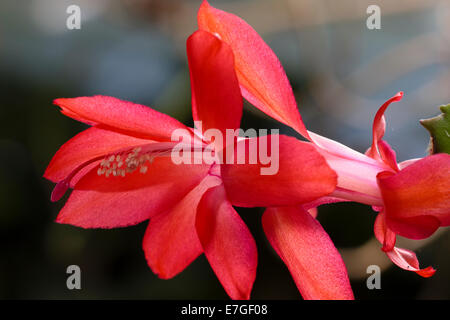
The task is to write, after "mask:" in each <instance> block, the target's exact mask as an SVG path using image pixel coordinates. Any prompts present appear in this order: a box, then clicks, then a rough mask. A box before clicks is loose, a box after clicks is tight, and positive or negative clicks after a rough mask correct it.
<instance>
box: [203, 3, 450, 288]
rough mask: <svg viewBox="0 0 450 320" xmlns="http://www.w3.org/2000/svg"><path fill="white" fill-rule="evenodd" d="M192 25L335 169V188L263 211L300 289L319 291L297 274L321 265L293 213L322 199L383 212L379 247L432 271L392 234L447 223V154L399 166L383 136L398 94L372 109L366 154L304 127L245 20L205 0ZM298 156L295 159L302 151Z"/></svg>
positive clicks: (420, 234) (277, 68)
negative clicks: (219, 43)
mask: <svg viewBox="0 0 450 320" xmlns="http://www.w3.org/2000/svg"><path fill="white" fill-rule="evenodd" d="M198 25H199V29H200V30H205V31H208V32H210V33H211V34H214V35H215V36H217V37H218V38H220V39H222V40H223V41H224V42H226V43H228V44H229V45H230V46H231V48H232V50H233V53H234V56H235V60H236V62H235V69H236V74H237V77H238V80H239V85H240V87H241V92H242V94H243V96H244V97H245V98H246V99H247V100H248V101H250V102H251V103H252V104H253V105H254V106H256V107H257V108H259V109H260V110H261V111H263V112H265V113H266V114H268V115H269V116H271V117H273V118H275V119H277V120H279V121H281V122H283V123H284V124H287V125H289V126H291V127H292V128H293V129H295V130H296V131H297V132H298V133H300V134H301V135H303V136H304V137H305V138H306V139H308V140H309V141H311V142H312V143H314V144H315V145H316V146H317V147H318V150H319V152H321V153H322V155H323V156H324V157H325V158H326V159H327V162H328V164H329V165H330V166H331V167H332V168H333V169H334V170H335V172H336V173H337V175H338V184H337V188H336V189H335V191H334V192H333V193H331V194H330V195H328V196H327V197H324V198H321V199H318V200H316V201H314V202H311V203H309V204H304V205H303V206H302V208H298V207H295V208H286V207H284V208H273V209H268V210H267V211H266V213H265V214H264V218H263V222H264V224H265V225H264V229H265V230H266V233H267V235H268V237H269V239H270V240H271V243H272V245H273V246H274V248H275V249H276V251H277V252H278V253H279V255H280V256H281V257H282V259H283V260H284V261H285V263H286V264H287V266H288V268H289V270H290V271H291V273H292V275H293V277H294V280H295V281H296V283H297V286H298V287H299V289H300V291H301V292H302V294H303V295H304V296H306V297H317V295H315V293H316V291H314V290H313V289H311V288H308V289H305V288H304V284H305V283H304V279H302V278H301V277H302V276H303V275H304V274H305V272H306V273H308V272H310V273H311V274H314V276H315V277H318V274H319V273H320V271H321V269H316V270H319V272H314V269H315V267H317V265H316V264H315V263H313V264H310V263H309V262H310V261H311V260H310V257H309V255H306V258H305V256H304V255H305V253H304V251H303V248H304V247H303V245H304V244H305V243H307V241H305V242H303V241H301V240H300V239H302V236H303V235H304V234H305V233H304V229H305V228H307V226H308V223H307V222H305V221H302V219H301V218H300V217H299V215H302V214H303V215H304V210H311V209H314V208H316V207H317V206H318V205H320V204H324V203H331V202H338V201H349V200H350V201H356V202H361V203H365V204H369V205H372V206H374V208H375V209H377V210H378V211H381V213H380V215H379V217H378V219H377V223H376V225H375V233H376V235H377V238H378V239H379V240H380V241H381V242H382V243H384V246H383V250H385V251H386V252H387V254H388V256H389V257H390V258H391V260H392V261H393V262H394V263H396V264H397V265H399V266H400V267H402V268H404V269H407V270H412V271H416V272H417V273H419V274H420V275H422V276H430V275H431V274H432V273H433V272H434V270H433V269H432V268H427V269H424V270H420V268H419V265H418V262H417V258H416V257H415V255H414V254H413V253H412V252H410V251H407V250H405V249H399V248H395V247H394V244H395V235H396V234H399V235H401V236H405V237H408V238H412V239H422V238H425V237H428V236H430V235H431V234H432V233H433V232H434V231H435V230H436V229H437V228H438V227H440V226H448V225H450V193H449V190H450V155H448V154H437V155H433V156H428V157H425V158H423V159H420V160H410V161H406V162H404V163H400V164H397V161H396V158H395V152H394V151H393V150H392V149H391V148H390V147H389V145H388V144H387V143H386V142H385V141H383V140H382V137H383V135H384V127H385V123H384V117H383V114H384V112H385V110H386V109H387V107H388V105H389V104H390V103H391V102H393V101H398V100H400V99H401V97H402V95H403V94H402V93H399V94H397V95H396V96H394V97H393V98H391V99H390V100H388V101H387V102H386V103H385V104H384V105H383V106H382V107H381V108H380V110H379V111H378V113H377V114H376V116H375V120H374V126H373V144H372V147H371V148H370V149H369V151H368V152H367V155H364V154H362V153H359V152H357V151H354V150H352V149H350V148H348V147H346V146H344V145H342V144H340V143H338V142H335V141H333V140H330V139H327V138H325V137H322V136H320V135H317V134H315V133H313V132H310V131H307V130H306V128H305V126H304V124H303V122H302V120H301V117H300V114H299V113H298V109H297V105H296V102H295V99H294V95H293V93H292V89H291V86H290V85H289V81H288V80H287V77H286V75H285V72H284V70H283V68H282V66H281V64H280V62H279V60H278V59H277V57H276V56H275V54H274V53H273V51H272V50H271V49H270V48H269V47H268V46H267V44H265V43H264V41H263V40H262V39H261V38H260V36H259V35H258V34H257V33H256V31H255V30H254V29H253V28H252V27H250V26H249V25H248V24H247V23H246V22H245V21H243V20H242V19H240V18H239V17H237V16H235V15H232V14H230V13H227V12H224V11H221V10H218V9H215V8H213V7H211V6H210V5H209V4H208V2H207V1H204V2H203V4H202V6H201V7H200V10H199V13H198ZM296 161H297V162H298V163H299V164H300V163H301V162H302V157H301V156H300V157H299V158H298V159H297V160H296ZM276 213H277V214H276ZM275 216H276V217H277V218H275ZM281 221H285V222H284V223H281ZM305 260H306V261H305ZM311 269H313V270H312V271H311ZM305 270H307V271H305Z"/></svg>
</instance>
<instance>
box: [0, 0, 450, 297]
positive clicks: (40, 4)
mask: <svg viewBox="0 0 450 320" xmlns="http://www.w3.org/2000/svg"><path fill="white" fill-rule="evenodd" d="M200 3H201V1H200V0H195V1H181V0H153V1H143V0H128V1H112V0H111V1H106V0H96V1H88V0H85V1H76V0H72V1H65V0H64V1H63V0H33V1H15V0H2V1H1V2H0V93H1V94H0V112H1V113H0V114H1V127H0V132H1V134H0V248H1V255H0V298H3V299H17V298H18V299H37V298H38V299H55V298H56V299H92V298H99V299H107V298H112V299H116V298H123V299H147V298H150V299H190V298H192V299H222V298H227V296H226V294H225V292H224V290H223V289H222V287H221V286H220V284H219V282H218V280H217V279H216V277H215V276H214V274H213V272H212V270H211V269H210V267H209V265H208V263H207V261H206V259H205V258H204V257H203V256H201V257H200V258H198V259H197V260H196V261H195V262H194V263H193V264H192V265H191V266H189V267H188V268H187V269H186V270H185V271H184V272H183V273H181V274H180V275H178V276H176V277H175V278H174V279H172V280H160V279H158V278H157V277H156V276H155V275H154V274H153V273H152V272H151V270H150V269H149V268H148V267H147V264H146V261H145V258H144V254H143V251H142V249H141V241H142V237H143V235H144V231H145V228H146V223H142V224H140V225H137V226H134V227H129V228H123V229H114V230H83V229H80V228H75V227H71V226H67V225H59V224H56V223H54V222H53V221H54V219H55V217H56V215H57V213H58V211H59V209H60V208H61V207H62V205H63V203H62V202H58V203H51V202H50V193H51V190H52V188H53V184H52V183H50V182H49V181H46V180H45V179H43V178H42V175H43V173H44V170H45V168H46V166H47V164H48V163H49V161H50V159H51V157H52V156H53V154H54V153H55V152H56V151H57V150H58V148H59V147H60V146H61V145H62V144H63V143H64V142H65V141H67V140H68V139H69V138H71V137H72V136H74V135H75V134H76V133H78V132H80V131H81V130H83V129H85V128H86V126H85V125H83V124H80V123H77V122H76V121H74V120H71V119H69V118H66V117H64V116H62V115H61V114H60V113H59V112H58V109H57V108H56V107H55V106H53V105H52V100H53V99H55V98H60V97H77V96H86V95H94V94H102V95H110V96H114V97H118V98H121V99H125V100H130V101H133V102H137V103H140V104H145V105H148V106H152V107H153V108H155V109H157V110H159V111H162V112H164V113H167V114H169V115H171V116H173V117H175V118H177V119H179V120H181V121H183V122H184V123H186V124H191V123H192V119H191V113H190V88H189V74H188V69H187V61H186V55H185V40H186V38H187V36H188V35H189V34H190V33H192V32H193V31H195V30H196V11H197V9H198V7H199V5H200ZM210 3H211V4H212V5H213V6H216V7H218V8H220V9H223V10H226V11H230V12H233V13H235V14H237V15H239V16H241V17H242V18H244V19H246V20H247V21H248V22H249V23H250V24H251V25H252V26H253V27H254V28H255V29H256V30H257V31H258V32H259V33H260V34H261V35H262V37H263V38H264V39H265V40H266V41H267V42H268V44H269V45H270V46H271V47H272V48H273V50H274V51H275V53H276V54H277V55H278V57H279V58H280V60H281V62H282V64H283V66H284V67H285V69H286V72H287V74H288V77H289V79H290V81H291V83H292V86H293V88H294V91H295V94H296V97H297V101H298V103H299V108H300V111H301V113H302V116H303V119H304V121H305V123H306V125H307V127H308V128H309V129H310V130H312V131H314V132H317V133H319V134H322V135H325V136H327V137H329V138H332V139H335V140H338V141H340V142H342V143H344V144H346V145H348V146H350V147H352V148H354V149H356V150H359V151H362V152H363V151H365V150H366V148H367V147H368V146H369V145H370V142H371V138H370V137H371V135H370V130H371V123H372V119H373V116H374V114H375V113H376V111H377V109H378V107H379V106H380V105H381V104H382V103H383V102H384V101H385V100H386V99H387V98H389V97H391V96H392V95H393V94H395V93H396V92H397V91H400V90H403V91H405V98H404V99H403V100H402V101H401V102H400V103H397V104H395V105H393V106H392V107H391V108H390V109H389V110H388V112H387V123H388V127H387V134H386V140H387V141H388V142H389V143H390V144H391V145H392V146H393V147H394V148H395V150H396V151H397V155H398V158H399V160H401V161H403V160H406V159H409V158H414V157H422V156H425V155H426V147H427V144H428V139H429V137H428V135H427V132H426V131H425V130H424V129H423V128H422V127H421V126H420V125H419V123H418V120H419V119H421V118H428V117H431V116H434V115H436V114H438V113H439V112H438V106H439V105H441V104H444V103H448V102H450V93H449V90H448V89H449V84H450V50H449V48H450V46H449V42H450V36H449V35H450V32H449V31H450V2H449V1H446V0H443V1H432V0H429V1H420V0H395V1H393V0H389V1H387V0H386V1H366V0H340V1H333V0H282V1H275V0H247V1H237V0H236V1H219V0H214V1H210ZM71 4H76V5H79V6H80V8H81V13H82V25H81V30H68V29H67V28H66V19H67V17H68V14H66V8H67V7H68V6H69V5H71ZM370 4H377V5H379V6H380V8H381V26H382V28H381V30H368V29H367V28H366V19H367V17H368V14H366V8H367V7H368V6H369V5H370ZM242 127H243V128H250V127H251V128H256V129H258V128H279V129H280V131H281V133H285V134H294V133H293V132H292V130H290V129H288V128H287V127H285V126H283V125H281V124H280V123H277V122H275V121H273V120H271V119H268V118H267V117H266V116H264V115H263V114H262V113H260V112H257V111H255V108H252V107H250V106H249V105H248V104H247V105H246V109H245V111H244V116H243V121H242ZM237 210H238V212H239V213H240V214H241V216H242V218H243V219H244V220H245V222H246V223H247V225H248V226H249V228H250V230H251V232H252V233H253V235H254V237H255V239H256V242H257V245H258V254H259V265H258V273H257V278H256V282H255V285H254V289H253V293H252V298H254V299H300V298H301V296H300V294H299V293H298V291H297V290H296V288H295V285H294V282H293V281H292V280H291V278H290V275H289V273H288V271H287V269H286V267H285V266H284V265H283V263H282V262H281V260H280V259H279V258H278V257H277V256H276V254H275V253H274V251H273V250H272V249H271V247H270V245H269V243H268V241H267V240H266V239H265V236H264V234H263V231H262V227H261V223H260V220H261V214H262V210H263V209H261V208H256V209H243V208H237ZM318 219H319V220H320V222H321V223H322V224H323V226H324V228H325V229H326V230H327V231H328V232H329V234H330V236H331V238H332V239H333V240H334V242H335V244H336V246H337V247H338V249H339V250H340V252H341V253H342V255H343V258H344V260H345V262H346V264H347V267H348V270H349V275H350V278H351V283H352V287H353V289H354V292H355V296H356V298H358V299H397V298H402V299H405V298H407V299H449V298H450V260H449V254H448V252H449V249H450V248H449V243H450V241H449V240H450V235H449V233H448V232H446V231H445V230H444V231H442V232H439V233H438V234H437V235H435V236H433V237H432V238H430V239H427V240H425V241H407V240H403V239H401V240H400V244H401V245H402V246H403V247H406V248H409V249H414V250H415V251H416V253H417V254H418V257H419V261H420V262H421V266H423V267H425V266H428V265H432V266H434V267H435V268H436V269H437V270H438V271H437V273H436V274H435V276H433V277H432V278H430V279H423V278H420V277H419V276H417V275H416V274H415V273H412V272H407V271H403V270H401V269H399V268H397V267H392V265H391V264H390V262H389V261H388V260H387V259H386V258H385V256H384V254H383V253H382V252H381V251H380V249H379V245H378V244H377V243H376V242H375V241H374V240H373V232H372V226H373V222H374V219H375V214H374V212H372V211H371V208H369V207H368V206H363V205H358V204H336V205H330V206H324V207H321V208H320V209H319V216H318ZM72 264H76V265H79V266H80V268H81V272H82V273H81V274H82V289H81V290H73V291H71V290H68V289H67V288H66V278H67V274H66V268H67V266H69V265H72ZM370 264H377V265H379V266H380V267H381V268H382V277H381V287H382V289H381V290H368V289H367V287H366V278H367V277H368V274H366V268H367V266H368V265H370Z"/></svg>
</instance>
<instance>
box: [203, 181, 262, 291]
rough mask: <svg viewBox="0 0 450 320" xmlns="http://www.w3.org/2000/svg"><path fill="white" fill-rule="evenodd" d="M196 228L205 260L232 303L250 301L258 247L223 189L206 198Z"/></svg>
mask: <svg viewBox="0 0 450 320" xmlns="http://www.w3.org/2000/svg"><path fill="white" fill-rule="evenodd" d="M196 227H197V234H198V237H199V239H200V242H201V243H202V246H203V250H204V252H205V255H206V258H207V259H208V261H209V263H210V265H211V267H212V268H213V270H214V272H215V274H216V275H217V278H218V279H219V281H220V282H221V283H222V286H223V287H224V288H225V291H226V292H227V293H228V295H229V296H230V297H231V298H232V299H249V298H250V292H251V289H252V286H253V282H254V281H255V276H256V265H257V252H256V244H255V241H254V240H253V237H252V235H251V234H250V231H249V230H248V229H247V227H246V225H245V223H244V222H243V221H242V220H241V218H240V217H239V215H238V214H237V212H236V211H235V210H234V209H233V207H232V206H231V204H230V203H229V202H228V200H227V199H226V194H225V190H224V188H223V186H222V185H221V186H218V187H214V188H212V189H209V190H208V191H207V192H206V193H205V194H204V196H203V198H202V200H201V201H200V203H199V205H198V213H197V220H196Z"/></svg>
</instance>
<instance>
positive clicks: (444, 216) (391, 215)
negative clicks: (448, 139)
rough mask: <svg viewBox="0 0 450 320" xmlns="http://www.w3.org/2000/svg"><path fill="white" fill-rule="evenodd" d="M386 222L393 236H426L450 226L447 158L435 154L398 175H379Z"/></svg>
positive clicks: (448, 166)
mask: <svg viewBox="0 0 450 320" xmlns="http://www.w3.org/2000/svg"><path fill="white" fill-rule="evenodd" d="M377 179H378V185H379V186H380V190H381V194H382V196H383V201H384V205H385V210H386V221H387V225H388V227H389V228H390V229H392V230H393V231H394V232H395V233H397V234H399V235H401V236H404V237H407V238H411V239H423V238H426V237H429V236H430V235H431V234H432V233H433V232H434V231H436V229H437V228H438V227H439V226H448V225H450V193H449V190H450V155H448V154H436V155H432V156H428V157H426V158H423V159H422V160H419V161H416V162H414V163H413V164H411V165H409V166H407V167H406V168H404V169H403V170H401V171H400V172H398V173H397V174H393V173H389V172H382V173H380V174H378V176H377Z"/></svg>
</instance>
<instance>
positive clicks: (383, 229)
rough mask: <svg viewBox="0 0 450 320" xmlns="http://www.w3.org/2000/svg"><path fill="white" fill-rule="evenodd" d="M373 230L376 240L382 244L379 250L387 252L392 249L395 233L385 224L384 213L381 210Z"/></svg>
mask: <svg viewBox="0 0 450 320" xmlns="http://www.w3.org/2000/svg"><path fill="white" fill-rule="evenodd" d="M373 231H374V234H375V237H376V238H377V240H378V241H379V242H380V243H381V244H382V245H383V247H382V248H381V250H383V251H384V252H388V251H391V250H393V249H394V246H395V242H396V240H397V239H396V234H395V233H394V232H392V230H390V229H389V228H388V227H387V226H386V220H385V213H384V211H381V212H380V213H379V214H378V215H377V218H376V219H375V223H374V225H373Z"/></svg>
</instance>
